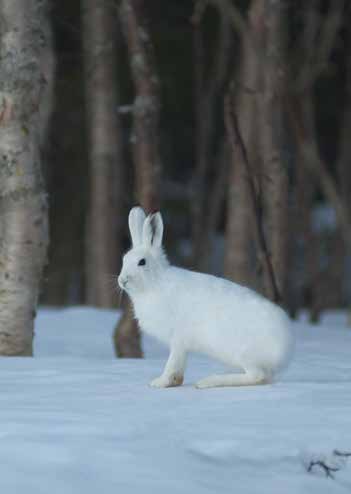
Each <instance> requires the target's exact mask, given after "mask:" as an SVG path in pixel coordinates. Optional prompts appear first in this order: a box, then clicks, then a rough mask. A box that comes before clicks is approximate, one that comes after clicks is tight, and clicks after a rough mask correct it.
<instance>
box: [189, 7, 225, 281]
mask: <svg viewBox="0 0 351 494" xmlns="http://www.w3.org/2000/svg"><path fill="white" fill-rule="evenodd" d="M207 6H208V4H207V2H206V1H202V0H200V1H197V3H196V5H195V11H194V15H193V25H194V31H193V37H194V98H195V112H194V113H195V170H194V175H193V179H192V197H191V215H192V251H193V252H192V260H191V264H192V266H194V267H196V268H197V269H200V270H205V271H206V270H207V269H208V262H209V256H210V246H211V238H212V236H213V230H214V229H215V227H216V226H217V225H216V223H215V222H216V220H217V218H216V214H213V210H214V209H216V208H217V204H218V202H221V201H222V198H221V196H223V197H224V195H225V191H226V188H225V183H224V184H223V180H222V177H223V166H222V165H223V164H224V163H223V161H221V159H222V156H223V155H222V149H220V150H219V153H218V155H217V156H216V155H215V154H216V153H215V147H216V146H215V142H214V138H215V131H216V121H217V119H218V110H217V108H218V99H219V96H220V94H221V90H222V89H223V87H224V83H225V80H226V76H227V72H228V61H229V58H230V46H231V42H232V35H231V25H230V21H229V19H228V17H227V15H226V9H225V8H224V7H223V5H222V4H221V3H219V4H218V5H217V10H218V21H219V22H218V35H217V40H216V47H215V55H214V59H213V61H212V66H211V68H210V70H209V71H206V70H205V59H206V60H207V59H208V53H206V47H207V46H208V43H206V39H205V33H204V30H203V27H202V18H203V16H204V13H205V11H206V9H207ZM205 72H208V75H207V76H206V75H205ZM216 165H217V166H216ZM218 165H219V166H218ZM211 171H214V172H215V173H214V174H215V176H216V180H215V185H214V187H211V181H210V180H209V174H210V172H211ZM219 184H220V185H221V184H223V188H222V189H219ZM209 217H210V218H209ZM208 218H209V219H210V221H208Z"/></svg>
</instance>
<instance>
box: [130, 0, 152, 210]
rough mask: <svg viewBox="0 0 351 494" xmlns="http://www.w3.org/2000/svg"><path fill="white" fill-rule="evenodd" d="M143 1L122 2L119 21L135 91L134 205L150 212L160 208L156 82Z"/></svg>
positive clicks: (132, 138)
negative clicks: (135, 202) (138, 205)
mask: <svg viewBox="0 0 351 494" xmlns="http://www.w3.org/2000/svg"><path fill="white" fill-rule="evenodd" d="M144 3H145V2H144V0H122V2H121V7H120V19H121V24H122V28H123V31H124V35H125V39H126V43H127V48H128V55H129V63H130V70H131V73H132V78H133V83H134V87H135V100H134V105H133V134H132V137H131V144H132V152H133V161H134V167H135V182H136V188H135V195H136V200H137V202H138V203H139V204H140V205H141V206H142V207H143V208H144V209H145V211H146V212H150V211H153V210H156V209H159V207H160V175H161V160H160V155H159V108H160V99H159V79H158V75H157V72H156V69H155V63H154V54H153V46H152V41H151V38H150V33H149V31H148V26H147V23H146V19H145V12H144Z"/></svg>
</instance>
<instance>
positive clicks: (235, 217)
mask: <svg viewBox="0 0 351 494" xmlns="http://www.w3.org/2000/svg"><path fill="white" fill-rule="evenodd" d="M263 6H264V0H253V1H252V2H251V5H250V10H249V29H250V33H251V36H250V37H245V38H243V39H242V43H243V46H242V55H241V67H240V69H239V82H238V84H236V88H237V94H236V107H237V115H238V125H239V127H240V133H241V136H242V139H243V141H244V145H245V148H246V149H247V150H248V153H249V159H250V163H254V164H255V163H256V162H257V160H256V156H255V152H254V149H255V146H254V145H253V143H254V138H255V133H256V131H257V129H256V120H257V91H258V83H259V73H260V57H259V53H258V52H257V49H256V47H255V46H254V44H253V43H252V42H251V41H250V40H254V41H255V42H256V43H257V44H258V45H259V43H261V42H262V14H263ZM227 201H228V202H227V224H226V240H225V254H224V274H225V276H226V277H227V278H229V279H231V280H233V281H236V282H238V283H242V284H245V285H253V284H254V280H253V276H252V269H251V266H250V243H251V241H252V221H251V220H252V207H251V199H250V194H249V190H248V180H247V173H246V169H245V164H244V163H243V161H242V155H241V154H240V153H237V154H236V155H235V156H234V155H232V161H231V165H230V176H229V188H228V196H227Z"/></svg>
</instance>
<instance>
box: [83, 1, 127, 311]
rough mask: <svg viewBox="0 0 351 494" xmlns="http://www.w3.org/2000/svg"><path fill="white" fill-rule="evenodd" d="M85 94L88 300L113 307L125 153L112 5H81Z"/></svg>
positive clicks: (89, 2) (119, 250) (115, 23)
mask: <svg viewBox="0 0 351 494" xmlns="http://www.w3.org/2000/svg"><path fill="white" fill-rule="evenodd" d="M82 9H83V10H82V19H83V32H84V35H83V39H84V64H85V93H86V107H87V130H88V142H89V145H90V149H89V162H90V194H89V195H90V201H89V202H90V212H89V215H88V222H87V235H86V299H87V302H88V304H89V305H95V306H99V307H111V306H113V305H115V302H116V294H115V293H114V291H113V290H112V289H111V286H110V285H109V283H108V278H107V277H108V275H111V274H115V273H117V272H118V270H119V262H120V259H121V254H122V249H121V219H122V214H121V208H122V197H121V196H122V190H123V188H122V153H121V133H120V123H119V120H118V113H117V76H116V51H115V41H116V39H115V38H116V29H117V18H116V15H115V10H114V8H113V5H112V3H111V4H110V3H109V2H105V1H104V0H85V1H84V2H82Z"/></svg>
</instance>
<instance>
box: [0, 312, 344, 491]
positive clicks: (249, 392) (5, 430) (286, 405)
mask: <svg viewBox="0 0 351 494" xmlns="http://www.w3.org/2000/svg"><path fill="white" fill-rule="evenodd" d="M116 319H117V315H116V313H113V312H111V311H97V310H93V309H83V308H72V309H67V310H63V311H54V310H41V311H40V312H39V316H38V319H37V325H36V338H35V354H36V358H34V359H28V358H27V359H20V358H18V359H17V358H12V359H4V358H3V359H0V373H1V394H0V400H1V402H0V405H1V406H0V437H1V441H0V472H1V475H0V492H1V493H4V494H12V493H21V492H26V494H32V493H33V494H34V493H35V494H41V493H43V494H56V493H57V494H71V493H72V494H73V493H74V494H77V493H82V494H83V493H84V494H93V493H99V494H109V493H122V494H134V493H135V494H136V493H139V492H142V493H143V494H148V493H150V494H151V493H152V494H158V493H162V494H164V493H171V494H173V493H181V494H188V493H189V494H190V493H191V494H198V493H211V494H216V493H221V494H222V493H238V494H246V493H247V494H256V493H257V494H258V493H259V494H265V493H267V494H268V493H269V494H275V493H279V494H282V493H284V494H297V493H298V494H300V493H306V494H307V493H308V494H314V493H318V494H324V493H325V494H330V493H331V494H333V493H348V492H351V458H350V459H349V461H348V462H342V461H340V459H339V458H337V457H333V455H332V452H333V450H334V449H338V450H347V451H350V450H351V329H350V328H348V327H346V323H345V320H344V316H343V315H342V314H334V315H333V314H332V315H329V316H328V317H326V318H325V320H324V321H323V324H322V325H320V326H318V327H312V326H309V325H307V324H306V323H304V322H303V321H302V322H300V323H298V324H294V330H295V332H296V334H297V338H298V344H297V350H296V357H295V360H294V362H293V364H292V365H291V367H290V369H289V371H288V372H287V373H286V374H285V375H284V376H283V378H282V380H281V381H280V382H278V383H275V384H274V385H267V386H259V387H250V388H222V389H208V390H198V389H195V388H194V387H193V386H192V384H193V383H194V382H195V381H196V380H198V379H199V378H201V377H205V376H206V375H207V374H210V373H212V372H214V371H215V372H218V371H221V370H222V367H221V366H220V365H218V364H216V363H215V362H210V361H208V360H206V359H205V358H203V357H199V356H194V357H192V358H190V359H189V365H188V371H187V374H186V381H185V385H184V386H183V387H181V388H172V389H161V390H160V389H154V388H149V387H148V386H147V383H148V382H149V381H150V380H151V379H153V378H154V377H157V376H158V375H159V374H160V373H161V371H162V368H163V365H164V361H165V358H166V351H165V350H164V349H163V348H162V347H161V346H159V345H158V344H156V343H154V342H152V341H150V340H149V339H145V340H144V342H145V349H146V357H147V358H146V359H145V360H139V361H136V360H134V361H133V360H116V359H115V358H114V355H113V349H112V344H111V334H112V331H113V327H114V325H115V323H116ZM311 460H314V461H318V460H321V461H324V462H325V463H327V464H330V465H331V466H332V463H333V464H335V463H336V464H337V466H338V467H339V466H341V469H340V470H339V471H337V472H335V473H334V479H331V478H327V477H326V476H325V473H324V472H323V470H322V469H321V468H319V467H318V466H315V467H314V468H313V472H312V473H307V471H306V467H307V466H308V464H309V463H310V461H311ZM342 463H344V464H342Z"/></svg>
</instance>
